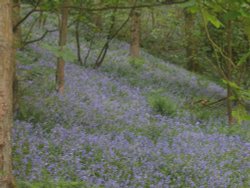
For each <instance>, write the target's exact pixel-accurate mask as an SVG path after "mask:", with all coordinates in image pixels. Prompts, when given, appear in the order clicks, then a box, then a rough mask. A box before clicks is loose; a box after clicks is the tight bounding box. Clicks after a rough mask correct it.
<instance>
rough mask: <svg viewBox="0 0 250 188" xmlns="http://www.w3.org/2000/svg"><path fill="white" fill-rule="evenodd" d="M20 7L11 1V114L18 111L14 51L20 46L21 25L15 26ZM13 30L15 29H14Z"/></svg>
mask: <svg viewBox="0 0 250 188" xmlns="http://www.w3.org/2000/svg"><path fill="white" fill-rule="evenodd" d="M20 11H21V6H20V0H13V11H12V24H13V32H14V36H13V37H14V38H13V63H14V70H13V112H15V111H16V110H17V109H18V101H19V99H18V77H17V75H16V59H15V54H16V50H17V49H18V48H20V47H21V46H22V32H21V25H19V26H18V27H17V28H15V26H16V25H17V24H18V23H19V21H20V19H21V16H20ZM14 28H15V29H14Z"/></svg>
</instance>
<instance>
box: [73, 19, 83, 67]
mask: <svg viewBox="0 0 250 188" xmlns="http://www.w3.org/2000/svg"><path fill="white" fill-rule="evenodd" d="M79 26H80V19H77V21H76V27H75V37H76V48H77V59H78V62H79V63H80V65H81V66H82V65H83V61H82V57H81V43H80V33H79Z"/></svg>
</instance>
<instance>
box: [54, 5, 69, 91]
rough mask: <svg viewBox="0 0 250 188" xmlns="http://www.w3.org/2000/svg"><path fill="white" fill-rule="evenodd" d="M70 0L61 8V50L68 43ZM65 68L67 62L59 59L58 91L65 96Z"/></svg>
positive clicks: (57, 72) (57, 71)
mask: <svg viewBox="0 0 250 188" xmlns="http://www.w3.org/2000/svg"><path fill="white" fill-rule="evenodd" d="M68 5H69V0H64V1H63V4H62V8H61V18H60V20H59V27H60V34H59V47H60V48H61V50H63V48H64V47H65V45H66V43H67V24H68V15H69V9H68V8H67V7H68ZM64 66H65V61H64V59H63V58H62V57H58V59H57V69H56V90H57V91H58V92H59V93H61V94H63V92H64Z"/></svg>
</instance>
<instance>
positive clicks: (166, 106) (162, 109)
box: [148, 94, 177, 116]
mask: <svg viewBox="0 0 250 188" xmlns="http://www.w3.org/2000/svg"><path fill="white" fill-rule="evenodd" d="M148 102H149V105H150V106H151V108H152V109H153V110H154V111H155V112H156V113H159V114H161V115H166V116H174V115H176V112H177V105H176V103H175V102H174V101H172V100H171V99H170V98H168V97H166V96H161V95H159V94H153V95H151V96H149V97H148Z"/></svg>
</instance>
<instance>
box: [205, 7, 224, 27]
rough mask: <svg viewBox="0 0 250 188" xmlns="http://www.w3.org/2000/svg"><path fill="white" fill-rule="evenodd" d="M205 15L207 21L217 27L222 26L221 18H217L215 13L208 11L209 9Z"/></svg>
mask: <svg viewBox="0 0 250 188" xmlns="http://www.w3.org/2000/svg"><path fill="white" fill-rule="evenodd" d="M204 17H205V19H206V21H207V22H210V23H211V24H212V25H213V26H215V27H216V28H220V27H221V26H223V24H222V23H221V22H220V20H219V19H217V18H216V17H215V16H214V15H212V14H210V13H208V12H207V11H204Z"/></svg>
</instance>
